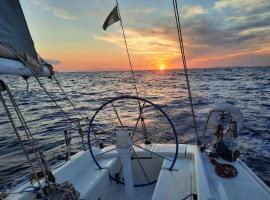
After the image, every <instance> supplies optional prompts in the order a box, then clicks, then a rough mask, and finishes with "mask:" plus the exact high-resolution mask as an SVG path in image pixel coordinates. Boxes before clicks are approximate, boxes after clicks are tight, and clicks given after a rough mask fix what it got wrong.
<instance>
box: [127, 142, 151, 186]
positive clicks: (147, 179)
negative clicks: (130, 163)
mask: <svg viewBox="0 0 270 200" xmlns="http://www.w3.org/2000/svg"><path fill="white" fill-rule="evenodd" d="M131 150H132V151H133V153H134V155H135V157H136V160H137V162H138V164H139V166H140V168H141V170H142V172H143V174H144V177H145V179H146V181H147V182H148V183H150V179H149V177H148V175H147V173H146V171H145V170H144V168H143V165H142V163H141V160H140V159H139V158H138V156H137V153H136V151H135V149H134V148H133V147H132V149H131Z"/></svg>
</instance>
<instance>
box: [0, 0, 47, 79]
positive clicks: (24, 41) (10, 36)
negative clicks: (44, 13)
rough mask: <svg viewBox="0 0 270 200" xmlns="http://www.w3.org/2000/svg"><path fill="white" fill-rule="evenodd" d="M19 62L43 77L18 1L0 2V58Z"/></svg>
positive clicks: (41, 65) (41, 66) (41, 67)
mask: <svg viewBox="0 0 270 200" xmlns="http://www.w3.org/2000/svg"><path fill="white" fill-rule="evenodd" d="M1 57H2V58H8V59H15V60H20V61H22V62H23V63H24V64H26V65H27V67H29V68H30V70H31V71H32V73H34V75H38V76H40V75H43V66H44V63H41V62H40V61H39V59H38V56H37V52H36V50H35V47H34V43H33V40H32V38H31V35H30V32H29V29H28V26H27V23H26V20H25V18H24V14H23V11H22V8H21V5H20V2H19V0H1V1H0V58H1Z"/></svg>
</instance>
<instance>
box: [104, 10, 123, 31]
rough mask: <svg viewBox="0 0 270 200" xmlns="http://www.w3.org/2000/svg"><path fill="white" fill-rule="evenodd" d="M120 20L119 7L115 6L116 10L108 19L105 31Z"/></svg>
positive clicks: (105, 23)
mask: <svg viewBox="0 0 270 200" xmlns="http://www.w3.org/2000/svg"><path fill="white" fill-rule="evenodd" d="M119 20H120V17H119V14H118V7H117V6H115V7H114V9H113V10H112V11H111V12H110V14H109V15H108V17H107V18H106V20H105V22H104V24H103V29H104V30H106V29H107V28H108V27H109V26H110V25H112V24H113V23H115V22H117V21H119Z"/></svg>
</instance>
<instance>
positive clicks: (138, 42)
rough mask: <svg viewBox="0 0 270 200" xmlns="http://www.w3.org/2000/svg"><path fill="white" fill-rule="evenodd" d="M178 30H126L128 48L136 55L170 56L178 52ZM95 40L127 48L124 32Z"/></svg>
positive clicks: (106, 35)
mask: <svg viewBox="0 0 270 200" xmlns="http://www.w3.org/2000/svg"><path fill="white" fill-rule="evenodd" d="M172 31H175V33H176V30H175V28H173V27H158V28H153V29H142V30H140V29H135V28H126V29H125V33H126V36H127V41H128V46H129V48H130V49H131V50H132V52H133V53H135V54H148V55H149V54H168V53H175V52H177V51H178V47H177V43H176V34H174V36H173V32H172ZM95 39H97V40H102V41H105V42H109V43H111V44H114V45H116V46H118V47H121V48H125V46H124V41H123V36H122V32H121V31H120V30H119V31H117V32H111V33H110V32H109V33H106V34H105V35H103V36H96V37H95Z"/></svg>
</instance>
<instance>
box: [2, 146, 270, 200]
mask: <svg viewBox="0 0 270 200" xmlns="http://www.w3.org/2000/svg"><path fill="white" fill-rule="evenodd" d="M111 148H114V147H107V148H104V149H102V150H100V149H97V150H95V152H94V153H95V154H98V153H102V152H105V151H108V150H109V149H111ZM145 148H147V149H149V150H151V151H153V152H154V153H159V154H160V155H162V156H164V157H166V158H172V155H173V153H174V149H175V145H170V144H153V145H147V146H145ZM136 151H137V154H138V156H139V157H143V158H144V159H141V162H142V164H143V165H144V167H145V171H146V173H147V174H148V175H149V177H150V179H151V180H157V182H156V183H155V184H152V185H149V186H144V187H135V199H139V200H149V199H152V200H161V199H169V200H179V199H180V200H181V199H184V198H185V197H187V196H188V195H191V194H195V195H196V196H197V197H198V199H217V200H219V199H222V200H227V199H230V200H233V199H235V200H239V199H246V197H250V199H253V200H268V199H270V190H269V188H268V187H267V186H266V185H265V184H264V183H263V182H262V181H261V180H260V179H259V178H258V177H257V176H256V175H255V174H254V173H253V172H252V171H250V170H249V169H248V167H247V166H246V165H245V164H244V163H242V162H241V161H240V160H239V161H236V162H234V163H230V164H233V165H234V166H235V168H236V169H237V170H238V175H237V176H236V177H235V178H227V179H226V178H221V177H219V176H217V175H216V174H215V171H214V166H213V165H212V164H211V163H210V162H209V158H208V157H207V155H206V154H204V153H201V152H200V151H199V149H198V147H197V146H195V145H194V146H193V145H185V144H180V145H179V154H178V159H177V161H176V163H175V166H174V167H173V170H172V171H169V170H168V167H169V166H170V161H168V160H165V159H164V160H163V159H161V158H160V157H157V156H155V154H153V153H150V152H147V151H143V150H141V149H136ZM98 161H99V163H100V164H101V165H102V167H103V168H104V169H102V170H100V169H98V168H97V166H96V165H95V163H94V162H93V159H92V157H91V156H90V153H89V151H85V152H80V153H78V154H76V155H75V156H73V157H72V158H71V160H70V161H68V162H67V163H65V165H63V166H61V167H59V168H57V169H56V170H55V171H54V174H55V177H56V180H57V182H58V183H61V182H64V181H69V182H71V183H72V184H73V185H74V186H75V188H76V189H77V190H78V191H79V192H80V194H81V196H80V198H81V199H86V200H87V199H90V200H104V199H105V200H107V199H108V200H122V199H127V196H126V195H125V187H124V185H122V184H117V183H116V182H115V181H113V180H111V178H110V176H111V177H113V176H114V175H115V174H116V173H119V172H121V162H120V159H119V158H118V157H117V151H116V150H114V151H111V152H109V153H107V154H104V155H103V156H102V157H100V158H98ZM219 162H221V163H226V162H225V161H224V160H219ZM132 163H133V177H134V182H135V184H138V183H144V182H145V181H146V180H145V177H144V176H143V173H142V172H141V171H140V168H139V167H138V162H137V161H136V159H135V160H132ZM28 185H29V183H26V184H24V185H21V186H18V187H17V188H16V189H14V190H13V192H18V191H21V190H22V189H24V188H25V187H27V186H28ZM7 199H20V200H22V199H28V200H29V199H34V196H33V194H31V193H27V194H26V193H21V194H15V195H10V196H9V197H8V198H7ZM186 199H190V200H191V199H192V197H191V196H190V197H188V198H186Z"/></svg>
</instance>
